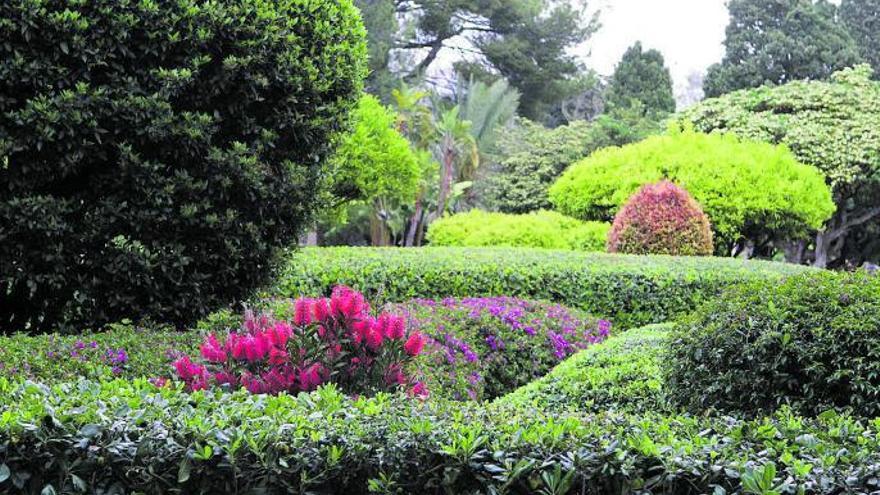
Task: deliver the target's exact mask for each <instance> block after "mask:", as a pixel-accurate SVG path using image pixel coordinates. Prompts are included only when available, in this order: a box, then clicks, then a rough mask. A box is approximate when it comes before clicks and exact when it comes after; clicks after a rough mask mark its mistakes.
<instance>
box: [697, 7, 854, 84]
mask: <svg viewBox="0 0 880 495" xmlns="http://www.w3.org/2000/svg"><path fill="white" fill-rule="evenodd" d="M728 9H729V11H730V24H728V26H727V30H726V37H725V40H724V46H725V48H726V54H725V56H724V59H723V60H722V61H721V63H720V64H715V65H713V66H712V67H710V68H709V71H708V73H707V74H706V79H705V83H704V86H703V89H704V90H705V93H706V96H708V97H712V96H719V95H722V94H725V93H729V92H731V91H735V90H738V89H743V88H755V87H758V86H762V85H776V84H785V83H787V82H790V81H795V80H800V79H811V80H822V79H827V78H828V77H829V76H831V74H832V73H833V72H834V71H836V70H839V69H843V68H845V67H850V66H852V65H854V64H856V63H858V62H859V61H860V60H861V57H860V56H859V50H858V48H857V46H856V43H855V41H854V40H853V38H852V37H851V36H850V34H849V32H848V31H847V29H846V28H845V27H844V26H843V25H842V24H841V23H840V22H838V21H837V17H836V16H837V13H836V9H837V8H836V7H835V6H834V5H833V4H831V3H829V2H828V1H826V0H731V1H730V2H729V3H728Z"/></svg>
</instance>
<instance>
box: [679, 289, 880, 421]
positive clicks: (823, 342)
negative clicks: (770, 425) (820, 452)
mask: <svg viewBox="0 0 880 495" xmlns="http://www.w3.org/2000/svg"><path fill="white" fill-rule="evenodd" d="M878 356H880V277H872V276H869V275H866V274H834V273H827V272H826V273H822V272H817V273H812V274H809V275H801V276H796V277H791V278H789V279H787V280H786V281H785V282H784V283H782V284H767V283H761V284H748V285H744V286H741V287H735V288H732V289H730V290H729V291H728V292H725V293H724V295H723V297H720V298H718V299H717V300H715V301H713V302H710V303H708V304H706V305H704V306H702V307H701V308H699V309H698V310H697V311H696V312H695V313H694V314H693V315H692V316H690V317H688V318H686V319H684V320H683V321H682V322H681V323H679V324H678V325H676V327H675V330H674V332H673V338H672V339H671V351H670V355H669V356H668V359H666V360H665V362H666V363H667V366H668V370H667V374H668V390H669V393H670V396H671V397H672V398H673V399H674V400H675V402H676V403H678V404H680V405H682V406H684V407H686V408H688V409H690V410H692V411H694V412H702V411H703V410H705V409H708V408H715V409H719V410H722V411H733V412H742V413H747V414H757V413H766V412H769V411H773V410H775V409H776V408H778V407H780V406H781V405H790V406H791V407H792V408H794V409H795V410H799V411H802V412H803V413H804V414H819V413H821V412H823V411H825V410H827V409H830V408H840V409H851V410H853V411H854V412H855V413H857V414H859V415H863V416H869V417H875V416H878V415H880V359H878Z"/></svg>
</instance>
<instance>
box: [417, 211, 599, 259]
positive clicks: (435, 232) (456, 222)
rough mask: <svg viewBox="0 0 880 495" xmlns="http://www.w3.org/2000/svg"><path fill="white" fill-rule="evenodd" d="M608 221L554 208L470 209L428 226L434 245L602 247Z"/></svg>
mask: <svg viewBox="0 0 880 495" xmlns="http://www.w3.org/2000/svg"><path fill="white" fill-rule="evenodd" d="M608 229H609V225H608V224H607V223H604V222H582V221H580V220H577V219H575V218H571V217H567V216H565V215H562V214H560V213H556V212H554V211H545V210H540V211H537V212H533V213H524V214H522V215H513V214H506V213H490V212H486V211H482V210H471V211H469V212H467V213H459V214H456V215H452V216H448V217H444V218H441V219H440V220H437V221H435V222H433V223H432V224H431V225H430V227H428V241H430V243H431V244H432V245H434V246H467V247H482V246H510V247H539V248H552V249H574V250H577V251H602V250H604V249H605V239H606V237H607V236H608Z"/></svg>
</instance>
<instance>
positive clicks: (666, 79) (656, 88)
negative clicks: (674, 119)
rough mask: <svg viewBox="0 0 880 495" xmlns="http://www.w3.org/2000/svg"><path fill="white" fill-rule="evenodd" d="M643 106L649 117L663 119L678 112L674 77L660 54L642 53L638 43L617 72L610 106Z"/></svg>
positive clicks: (615, 72)
mask: <svg viewBox="0 0 880 495" xmlns="http://www.w3.org/2000/svg"><path fill="white" fill-rule="evenodd" d="M634 104H640V108H641V109H642V111H643V112H644V114H645V115H663V114H668V113H672V112H674V111H675V97H674V96H673V95H672V77H671V76H670V75H669V69H668V68H666V65H665V64H664V62H663V55H662V54H661V53H660V52H658V51H657V50H644V51H643V50H642V43H641V42H636V44H635V45H633V46H631V47H629V48H628V49H627V50H626V52H625V53H624V54H623V58H621V59H620V62H618V63H617V67H615V68H614V74H613V75H612V76H611V84H610V86H609V87H608V106H609V107H610V108H612V109H614V108H628V107H632V106H633V105H634Z"/></svg>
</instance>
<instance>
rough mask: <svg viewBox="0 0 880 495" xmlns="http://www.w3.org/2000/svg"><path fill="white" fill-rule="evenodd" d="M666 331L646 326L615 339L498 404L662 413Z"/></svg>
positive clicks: (568, 361)
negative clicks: (663, 359)
mask: <svg viewBox="0 0 880 495" xmlns="http://www.w3.org/2000/svg"><path fill="white" fill-rule="evenodd" d="M670 326H671V325H670V324H660V325H649V326H647V327H642V328H638V329H633V330H629V331H627V332H625V333H623V334H621V335H617V336H615V337H613V338H611V339H609V340H607V341H606V342H604V343H602V344H600V345H597V346H593V347H590V348H589V349H586V350H584V351H581V352H579V353H577V354H575V355H574V356H572V357H571V358H569V359H566V360H565V361H563V362H562V363H561V364H559V365H558V366H556V367H555V368H553V371H551V372H550V373H549V374H547V375H545V376H544V377H542V378H540V379H538V380H535V381H533V382H531V383H529V384H527V385H525V386H523V387H521V388H519V389H518V390H516V391H514V392H512V393H510V394H508V395H505V396H503V397H501V398H500V399H498V400H497V401H496V402H497V403H498V404H513V405H517V406H520V407H523V406H531V407H534V408H536V409H539V410H541V411H544V412H546V413H548V414H551V413H557V414H558V413H561V412H566V411H567V412H582V413H586V412H597V411H604V410H626V411H639V412H648V411H661V410H664V409H666V408H667V407H666V403H665V400H664V395H663V392H664V389H665V387H664V386H663V377H662V372H661V370H662V357H663V352H664V345H663V344H665V342H666V339H667V334H668V331H669V329H670Z"/></svg>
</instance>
